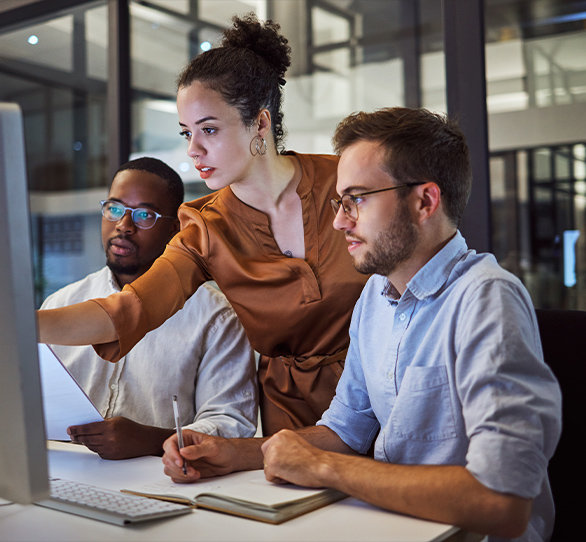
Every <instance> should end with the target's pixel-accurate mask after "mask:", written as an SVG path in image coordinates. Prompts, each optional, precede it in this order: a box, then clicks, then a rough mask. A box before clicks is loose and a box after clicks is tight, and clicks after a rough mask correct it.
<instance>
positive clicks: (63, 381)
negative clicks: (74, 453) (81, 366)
mask: <svg viewBox="0 0 586 542" xmlns="http://www.w3.org/2000/svg"><path fill="white" fill-rule="evenodd" d="M38 346H39V366H40V370H41V386H42V390H43V409H44V411H45V430H46V431H47V438H48V439H50V440H51V439H52V440H69V435H68V434H67V428H68V427H69V426H70V425H81V424H84V423H90V422H99V421H102V420H103V419H104V418H102V416H101V415H100V413H99V412H98V410H97V408H96V407H95V406H94V405H93V404H92V402H91V401H90V400H89V398H88V396H87V395H86V394H85V393H84V392H83V390H82V389H81V388H80V387H79V386H78V384H77V382H76V381H75V380H74V378H73V377H72V376H71V375H70V374H69V372H68V371H67V369H66V368H65V367H64V366H63V365H62V364H61V362H60V361H59V359H58V358H57V356H56V355H55V354H54V353H53V351H52V350H51V349H50V348H49V346H48V345H46V344H42V343H39V345H38Z"/></svg>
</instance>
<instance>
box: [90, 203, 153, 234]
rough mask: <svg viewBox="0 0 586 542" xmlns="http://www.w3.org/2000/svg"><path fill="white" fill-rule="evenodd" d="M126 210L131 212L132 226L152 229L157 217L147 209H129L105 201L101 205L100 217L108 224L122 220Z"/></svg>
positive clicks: (119, 204)
mask: <svg viewBox="0 0 586 542" xmlns="http://www.w3.org/2000/svg"><path fill="white" fill-rule="evenodd" d="M127 210H130V211H131V217H132V221H133V222H134V224H135V225H136V226H137V227H139V228H143V229H148V228H152V227H153V226H154V225H155V222H156V221H157V215H156V214H155V213H154V212H153V211H150V210H149V209H140V208H139V209H131V208H129V207H125V206H124V205H122V204H121V203H115V202H111V201H106V202H104V203H103V205H102V215H104V218H105V219H106V220H109V221H110V222H118V221H119V220H122V218H123V217H124V214H125V213H126V211H127Z"/></svg>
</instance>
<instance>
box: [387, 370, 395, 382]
mask: <svg viewBox="0 0 586 542" xmlns="http://www.w3.org/2000/svg"><path fill="white" fill-rule="evenodd" d="M387 377H388V379H389V380H393V378H394V375H393V371H389V372H388V373H387Z"/></svg>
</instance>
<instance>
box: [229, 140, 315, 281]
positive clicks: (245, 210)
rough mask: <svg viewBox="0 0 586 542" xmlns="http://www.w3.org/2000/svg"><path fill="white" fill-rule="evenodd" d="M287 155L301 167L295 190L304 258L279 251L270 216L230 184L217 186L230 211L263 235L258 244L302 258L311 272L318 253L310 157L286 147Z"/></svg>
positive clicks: (299, 259)
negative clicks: (244, 197) (308, 159)
mask: <svg viewBox="0 0 586 542" xmlns="http://www.w3.org/2000/svg"><path fill="white" fill-rule="evenodd" d="M286 154H287V155H291V156H294V157H295V159H296V160H297V164H298V166H299V168H300V174H301V178H300V180H299V183H298V184H297V188H296V190H295V191H296V192H297V195H298V196H299V199H300V200H301V217H302V222H303V243H304V246H305V258H295V257H289V256H287V255H285V254H283V252H282V251H281V249H280V248H279V245H278V243H277V240H276V239H275V237H274V235H273V232H272V230H271V224H270V219H269V216H268V215H267V214H266V213H265V212H264V211H260V210H259V209H255V208H254V207H252V206H250V205H248V204H247V203H245V202H243V201H242V200H241V199H239V198H238V196H236V194H234V192H232V190H231V188H230V187H229V186H227V187H225V188H223V189H222V190H220V197H221V198H222V200H223V202H224V204H225V205H226V207H228V209H229V210H230V212H231V213H235V214H237V215H238V216H240V217H242V218H243V219H244V220H245V221H246V222H247V223H249V224H251V225H252V226H253V228H254V229H255V230H256V232H257V233H258V234H260V235H261V236H262V237H264V239H262V240H261V239H257V241H258V242H259V244H261V245H262V247H261V248H263V249H265V250H267V249H268V250H269V251H270V252H272V253H274V254H275V256H282V257H284V258H287V259H289V260H291V261H292V262H293V261H299V262H305V263H306V264H307V265H309V267H311V268H312V270H313V272H314V273H317V265H318V254H317V247H318V243H317V238H318V233H319V232H318V219H317V210H316V207H315V205H314V204H313V198H312V190H311V189H312V186H313V178H314V172H313V164H312V163H311V161H304V160H302V159H301V157H300V156H299V155H298V154H297V153H295V152H293V151H288V152H287V153H286Z"/></svg>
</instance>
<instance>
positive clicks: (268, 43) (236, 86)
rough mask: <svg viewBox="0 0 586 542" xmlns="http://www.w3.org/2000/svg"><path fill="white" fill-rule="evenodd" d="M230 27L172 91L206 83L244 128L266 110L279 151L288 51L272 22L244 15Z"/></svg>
mask: <svg viewBox="0 0 586 542" xmlns="http://www.w3.org/2000/svg"><path fill="white" fill-rule="evenodd" d="M232 22H233V26H232V27H231V28H228V29H227V30H225V31H224V33H223V39H222V43H221V44H220V46H219V47H215V48H212V49H210V50H209V51H206V52H204V53H201V54H199V55H198V56H196V57H195V58H193V59H192V60H191V62H190V63H189V64H188V65H187V66H186V67H185V68H184V70H183V71H182V72H181V74H180V75H179V77H178V79H177V90H180V89H182V88H185V87H188V86H189V85H191V84H192V83H193V82H194V81H199V82H201V83H203V84H205V85H206V86H207V87H209V88H211V89H213V90H215V91H217V92H219V93H220V94H221V96H222V97H223V98H224V100H225V101H226V103H228V104H229V105H232V106H234V107H236V108H237V109H238V111H239V112H240V116H241V118H242V122H243V123H244V124H245V125H246V126H251V125H252V123H253V122H254V119H255V118H256V116H257V115H258V113H259V112H260V111H261V109H263V108H266V109H268V110H269V112H270V114H271V125H272V133H273V138H274V141H275V145H276V146H277V148H278V149H279V150H283V148H282V142H283V138H284V136H285V131H284V127H283V112H282V110H281V102H282V94H281V86H282V85H284V84H285V79H284V76H285V72H286V71H287V68H288V67H289V65H290V64H291V58H290V57H291V47H289V45H288V41H287V38H285V37H283V36H281V35H280V34H279V30H280V26H279V25H278V24H277V23H274V22H273V21H271V20H267V21H265V22H264V23H262V22H261V21H259V20H258V19H257V17H256V15H255V14H254V13H249V14H247V15H245V16H243V17H237V16H235V17H233V18H232Z"/></svg>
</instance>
